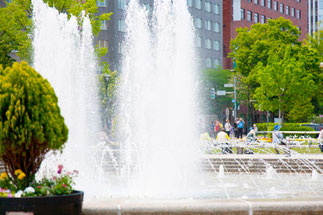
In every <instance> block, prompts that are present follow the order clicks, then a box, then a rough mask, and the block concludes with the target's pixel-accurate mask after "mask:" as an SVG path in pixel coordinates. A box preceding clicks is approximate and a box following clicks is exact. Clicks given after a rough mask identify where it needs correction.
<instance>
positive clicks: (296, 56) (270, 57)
mask: <svg viewBox="0 0 323 215" xmlns="http://www.w3.org/2000/svg"><path fill="white" fill-rule="evenodd" d="M237 32H238V35H237V37H236V39H234V40H232V41H231V50H232V52H231V53H230V54H229V56H230V57H232V58H233V59H234V61H235V62H236V65H237V68H236V72H237V73H238V74H240V75H241V83H242V86H243V87H244V88H245V92H246V94H247V96H246V98H247V101H249V100H250V99H251V98H256V99H257V101H256V103H255V104H254V106H255V107H257V108H260V109H262V110H271V111H273V112H276V111H278V110H279V109H281V108H282V109H283V111H284V113H285V112H286V113H287V112H288V111H292V110H293V109H292V108H291V107H287V105H288V104H290V105H292V103H284V104H278V103H280V102H285V101H286V100H289V101H291V102H292V101H293V99H287V97H289V96H286V95H287V94H286V92H285V93H282V92H278V91H277V89H281V88H282V89H284V90H287V88H286V86H285V85H284V86H280V87H279V85H271V84H272V82H273V81H276V80H288V79H287V77H290V78H291V76H290V74H292V75H293V73H292V72H291V73H289V72H288V70H290V71H298V70H300V69H303V70H304V72H305V71H306V73H310V79H311V80H315V79H316V78H317V77H318V74H319V70H318V64H317V63H318V58H317V56H316V55H317V53H316V51H315V50H313V49H311V48H305V47H304V46H303V45H302V43H301V42H300V41H299V36H300V31H299V30H298V28H297V26H294V25H293V24H292V22H291V21H290V20H286V19H284V18H282V17H281V18H278V19H276V20H268V23H266V24H260V23H258V24H255V25H252V26H251V27H250V29H248V28H239V29H238V30H237ZM283 61H286V62H283ZM293 63H295V64H294V65H292V64H293ZM269 71H271V72H272V73H273V74H276V75H277V77H273V74H269ZM297 74H299V73H297ZM270 75H271V76H270ZM295 76H296V77H293V78H292V79H290V81H292V80H295V81H298V79H297V75H296V74H295ZM305 76H306V75H305ZM278 77H279V78H278ZM306 77H307V78H308V76H306ZM270 78H272V80H271V79H270ZM299 78H301V76H300V77H299ZM302 83H303V82H302ZM316 83H318V82H315V81H314V86H313V87H312V88H311V89H309V91H310V92H313V91H312V89H316V86H315V85H316ZM291 85H293V84H291ZM305 86H307V84H305V85H304V87H305ZM277 87H278V88H277ZM291 88H292V87H291ZM265 89H266V90H265ZM269 91H270V92H269ZM273 92H275V93H274V94H273ZM282 95H284V98H283V97H281V96H282ZM288 95H289V94H288ZM295 95H296V94H295ZM290 96H291V95H290ZM309 96H310V98H312V97H313V95H311V94H310V95H309ZM277 97H279V99H277ZM294 99H297V98H296V97H295V98H294ZM304 101H305V100H304ZM306 101H308V99H306ZM271 103H272V104H271ZM293 105H294V106H293V107H295V108H296V103H295V104H293ZM298 105H299V107H307V111H305V112H304V115H303V116H300V118H304V117H305V115H307V116H309V115H311V110H312V108H311V106H310V105H308V104H307V105H305V104H298ZM304 105H305V106H304ZM280 106H281V107H280ZM282 109H281V110H282ZM287 118H289V119H291V120H296V119H295V116H294V115H293V116H292V114H287Z"/></svg>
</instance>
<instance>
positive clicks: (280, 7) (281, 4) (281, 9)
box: [279, 3, 284, 13]
mask: <svg viewBox="0 0 323 215" xmlns="http://www.w3.org/2000/svg"><path fill="white" fill-rule="evenodd" d="M279 12H281V13H284V4H283V3H280V4H279Z"/></svg>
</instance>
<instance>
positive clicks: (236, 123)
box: [233, 119, 239, 138]
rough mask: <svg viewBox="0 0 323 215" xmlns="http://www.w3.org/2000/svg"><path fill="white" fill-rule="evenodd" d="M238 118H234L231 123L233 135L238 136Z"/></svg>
mask: <svg viewBox="0 0 323 215" xmlns="http://www.w3.org/2000/svg"><path fill="white" fill-rule="evenodd" d="M238 121H239V120H238V119H236V120H235V121H234V123H233V130H234V137H235V138H238Z"/></svg>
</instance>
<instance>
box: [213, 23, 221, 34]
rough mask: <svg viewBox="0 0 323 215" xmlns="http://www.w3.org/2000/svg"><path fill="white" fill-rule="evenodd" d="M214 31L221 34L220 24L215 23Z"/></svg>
mask: <svg viewBox="0 0 323 215" xmlns="http://www.w3.org/2000/svg"><path fill="white" fill-rule="evenodd" d="M213 31H214V32H217V33H219V32H220V24H219V23H217V22H214V23H213Z"/></svg>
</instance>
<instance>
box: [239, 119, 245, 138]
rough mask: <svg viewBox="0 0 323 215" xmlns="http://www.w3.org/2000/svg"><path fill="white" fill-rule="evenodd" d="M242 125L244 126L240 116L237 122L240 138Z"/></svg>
mask: <svg viewBox="0 0 323 215" xmlns="http://www.w3.org/2000/svg"><path fill="white" fill-rule="evenodd" d="M243 126H244V121H243V120H242V118H240V119H239V122H238V138H240V139H242V133H243Z"/></svg>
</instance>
